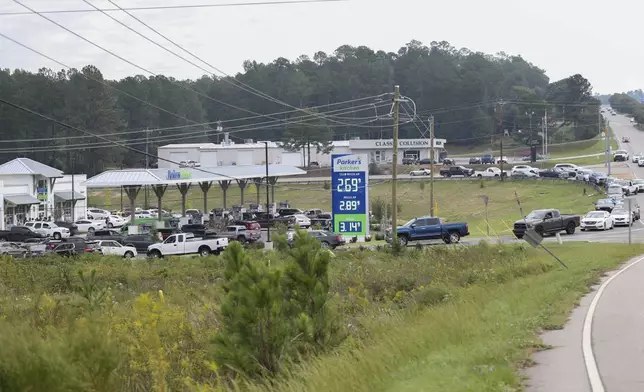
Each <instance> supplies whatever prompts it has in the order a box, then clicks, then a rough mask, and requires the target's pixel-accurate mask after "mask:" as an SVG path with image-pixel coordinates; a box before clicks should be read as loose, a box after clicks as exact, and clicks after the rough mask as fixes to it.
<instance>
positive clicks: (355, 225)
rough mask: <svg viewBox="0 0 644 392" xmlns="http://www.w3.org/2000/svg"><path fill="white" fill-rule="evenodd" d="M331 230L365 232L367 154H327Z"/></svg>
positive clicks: (367, 223)
mask: <svg viewBox="0 0 644 392" xmlns="http://www.w3.org/2000/svg"><path fill="white" fill-rule="evenodd" d="M331 159H332V160H331V199H332V207H333V208H332V210H333V232H334V233H336V234H340V235H346V236H366V235H368V234H369V161H368V156H367V155H363V154H360V155H345V154H334V155H332V157H331Z"/></svg>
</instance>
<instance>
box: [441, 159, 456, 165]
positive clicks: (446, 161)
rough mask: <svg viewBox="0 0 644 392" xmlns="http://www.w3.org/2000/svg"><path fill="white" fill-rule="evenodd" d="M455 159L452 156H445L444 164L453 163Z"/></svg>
mask: <svg viewBox="0 0 644 392" xmlns="http://www.w3.org/2000/svg"><path fill="white" fill-rule="evenodd" d="M453 164H454V160H453V159H452V158H444V159H443V165H453Z"/></svg>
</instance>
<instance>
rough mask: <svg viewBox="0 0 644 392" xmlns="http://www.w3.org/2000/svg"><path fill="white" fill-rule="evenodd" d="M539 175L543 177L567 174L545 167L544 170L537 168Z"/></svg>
mask: <svg viewBox="0 0 644 392" xmlns="http://www.w3.org/2000/svg"><path fill="white" fill-rule="evenodd" d="M539 177H543V178H565V177H567V174H565V173H563V172H562V171H560V170H556V169H545V170H539Z"/></svg>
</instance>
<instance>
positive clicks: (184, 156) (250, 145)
mask: <svg viewBox="0 0 644 392" xmlns="http://www.w3.org/2000/svg"><path fill="white" fill-rule="evenodd" d="M446 142H447V141H446V140H445V139H435V140H434V149H435V157H436V159H438V157H439V156H440V153H441V152H443V151H445V143H446ZM264 143H265V142H257V143H255V142H252V141H248V142H247V143H243V144H237V143H234V142H231V141H228V142H223V143H221V144H215V143H193V144H168V145H165V146H161V147H159V150H158V156H159V168H160V169H176V168H178V167H179V165H178V164H177V163H181V162H185V163H188V162H189V161H193V162H196V163H199V165H200V166H202V167H216V166H239V165H263V164H265V162H266V145H265V144H264ZM266 143H268V162H269V163H272V164H282V165H291V166H305V165H306V164H307V163H308V159H307V154H308V149H307V148H303V149H302V151H296V152H293V151H289V150H286V149H284V148H283V147H282V145H281V143H276V142H266ZM331 154H368V155H369V156H370V157H371V161H372V162H376V163H388V162H391V161H392V159H393V140H392V139H355V140H337V141H334V142H333V150H332V152H331ZM331 154H322V153H318V152H317V151H316V148H315V146H312V147H311V162H317V163H319V164H320V165H321V166H330V165H331ZM412 157H413V158H415V159H429V157H430V140H429V139H401V140H399V141H398V161H399V162H398V163H402V160H403V158H412ZM168 161H171V162H168Z"/></svg>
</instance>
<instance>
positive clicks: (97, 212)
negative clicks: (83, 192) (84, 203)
mask: <svg viewBox="0 0 644 392" xmlns="http://www.w3.org/2000/svg"><path fill="white" fill-rule="evenodd" d="M110 215H112V213H111V212H109V211H106V210H102V209H100V208H93V207H90V208H88V209H87V219H90V220H92V219H96V220H105V218H107V217H108V216H110Z"/></svg>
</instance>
